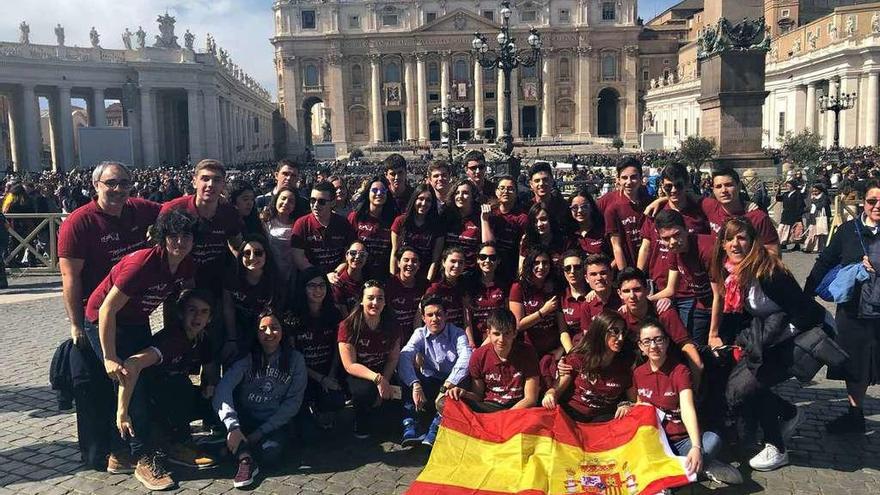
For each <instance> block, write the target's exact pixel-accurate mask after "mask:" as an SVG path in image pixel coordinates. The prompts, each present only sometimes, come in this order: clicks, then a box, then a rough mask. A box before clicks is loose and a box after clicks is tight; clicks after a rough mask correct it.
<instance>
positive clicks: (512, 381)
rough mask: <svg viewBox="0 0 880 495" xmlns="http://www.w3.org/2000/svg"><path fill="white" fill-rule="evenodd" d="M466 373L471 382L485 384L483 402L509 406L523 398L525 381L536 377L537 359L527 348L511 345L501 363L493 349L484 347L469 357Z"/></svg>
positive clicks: (492, 347) (477, 349)
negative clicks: (472, 380) (480, 381)
mask: <svg viewBox="0 0 880 495" xmlns="http://www.w3.org/2000/svg"><path fill="white" fill-rule="evenodd" d="M468 374H469V375H470V377H471V379H476V380H483V382H485V384H486V392H485V394H484V395H483V400H484V401H485V402H494V403H496V404H500V405H502V406H505V407H510V406H512V405H514V404H516V403H517V402H519V401H521V400H522V399H523V397H525V385H526V380H527V379H528V378H531V377H537V376H538V356H537V355H536V354H535V350H534V349H532V347H531V346H529V345H527V344H524V343H522V342H514V343H513V348H512V349H511V350H510V354H509V355H508V356H507V359H506V360H503V361H502V360H501V358H500V357H498V354H497V353H496V352H495V347H494V346H492V345H491V344H486V345H484V346H482V347H478V348H476V349H475V350H474V353H473V354H471V360H470V363H469V364H468Z"/></svg>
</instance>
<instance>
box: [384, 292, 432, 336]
mask: <svg viewBox="0 0 880 495" xmlns="http://www.w3.org/2000/svg"><path fill="white" fill-rule="evenodd" d="M424 294H425V283H424V282H423V280H422V279H416V284H415V285H414V286H412V287H407V286H405V285H403V282H401V281H400V279H399V278H398V277H391V278H389V279H388V282H386V283H385V304H387V305H388V306H389V307H390V308H391V314H392V315H393V316H394V327H395V328H396V330H397V332H399V333H400V342H402V343H406V342H409V338H410V337H411V336H412V333H413V329H414V328H415V327H416V325H415V322H416V318H420V317H419V302H421V300H422V295H424Z"/></svg>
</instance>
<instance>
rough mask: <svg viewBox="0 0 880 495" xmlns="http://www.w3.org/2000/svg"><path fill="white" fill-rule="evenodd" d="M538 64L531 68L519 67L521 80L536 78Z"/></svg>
mask: <svg viewBox="0 0 880 495" xmlns="http://www.w3.org/2000/svg"><path fill="white" fill-rule="evenodd" d="M537 66H538V64H535V65H532V66H531V67H526V66H524V65H523V66H521V67H522V68H521V69H520V71H521V72H520V75H521V76H522V78H523V79H529V78H531V79H535V78H537V77H538V67H537Z"/></svg>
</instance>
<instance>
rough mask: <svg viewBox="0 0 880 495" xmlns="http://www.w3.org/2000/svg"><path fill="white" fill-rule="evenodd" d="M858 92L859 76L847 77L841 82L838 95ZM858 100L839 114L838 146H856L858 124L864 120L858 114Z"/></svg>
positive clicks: (863, 117) (862, 116)
mask: <svg viewBox="0 0 880 495" xmlns="http://www.w3.org/2000/svg"><path fill="white" fill-rule="evenodd" d="M858 92H859V75H858V74H853V75H847V76H845V77H844V78H843V79H842V80H841V86H840V93H841V94H843V93H856V94H858ZM859 109H860V105H859V100H858V99H856V102H855V105H853V107H852V108H850V109H849V110H844V111H842V112H840V146H841V147H854V146H856V145H857V144H858V133H859V127H858V126H859V122H861V121H863V120H864V119H865V116H864V115H860V114H859Z"/></svg>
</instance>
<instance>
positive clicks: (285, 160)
mask: <svg viewBox="0 0 880 495" xmlns="http://www.w3.org/2000/svg"><path fill="white" fill-rule="evenodd" d="M284 167H290V168H295V169H297V170H299V165H298V164H297V163H296V162H295V161H293V160H291V159H289V158H282V159H281V160H278V163H277V164H276V165H275V171H276V172H280V171H281V169H282V168H284Z"/></svg>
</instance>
